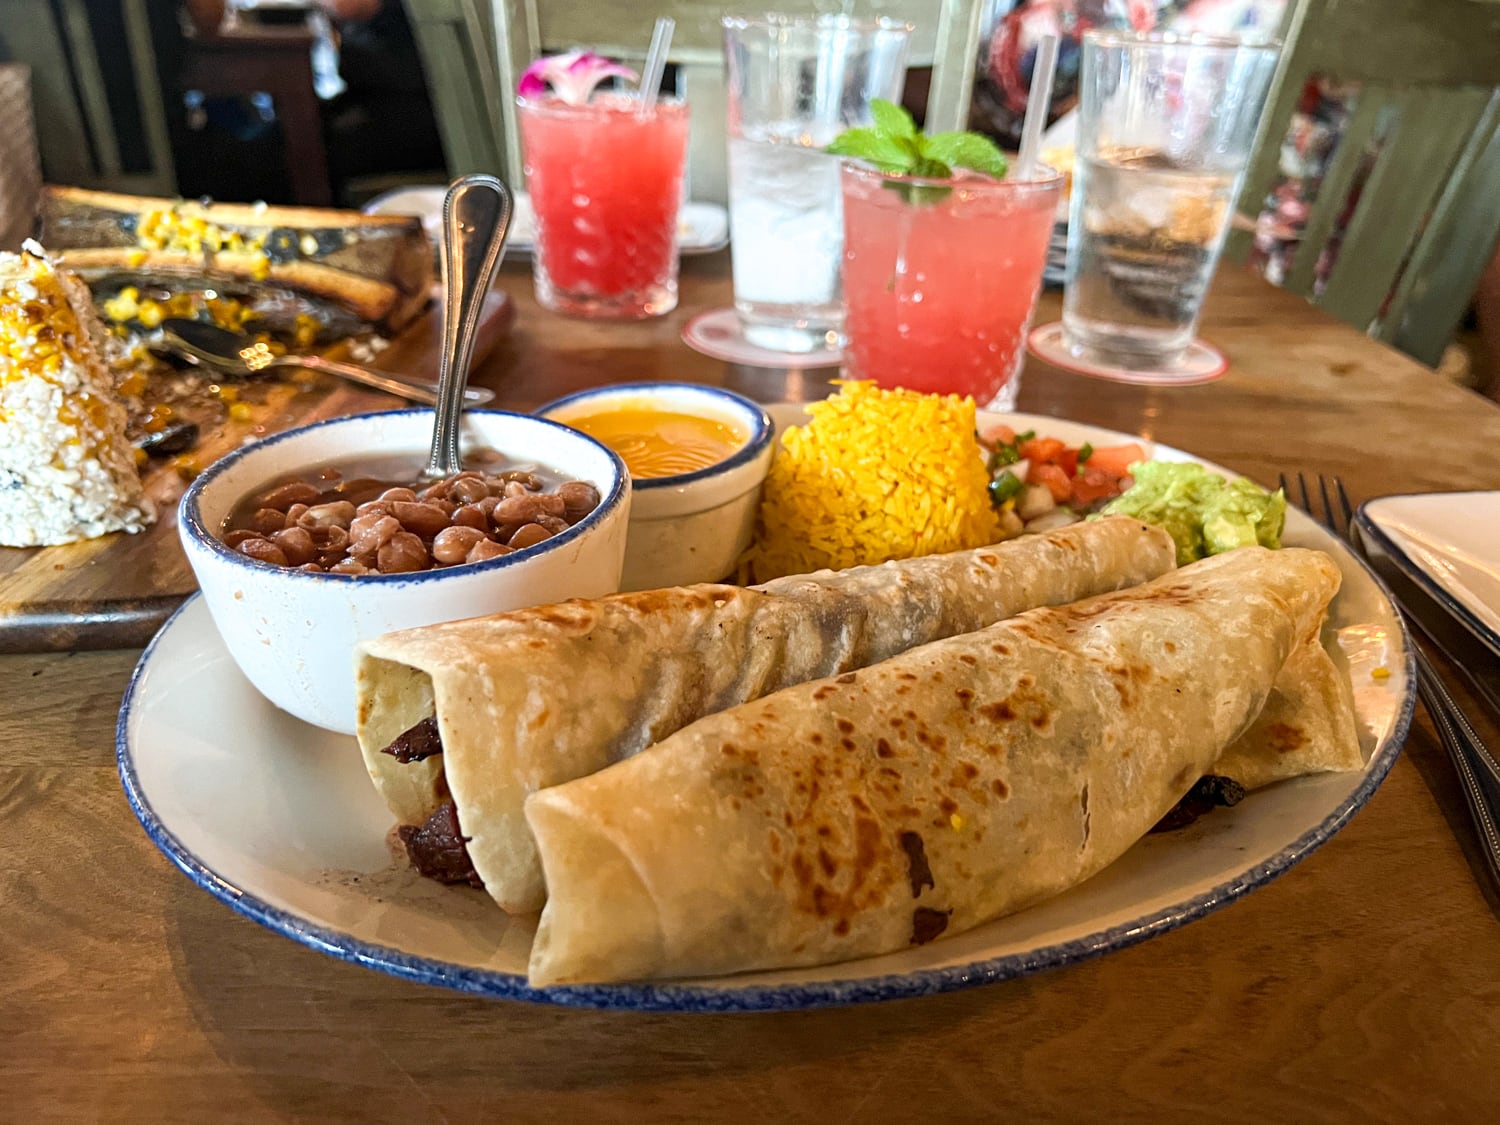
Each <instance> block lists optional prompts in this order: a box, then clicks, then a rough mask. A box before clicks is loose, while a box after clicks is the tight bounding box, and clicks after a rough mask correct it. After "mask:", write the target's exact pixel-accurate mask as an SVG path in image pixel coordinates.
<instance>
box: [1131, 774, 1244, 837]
mask: <svg viewBox="0 0 1500 1125" xmlns="http://www.w3.org/2000/svg"><path fill="white" fill-rule="evenodd" d="M1244 799H1245V787H1244V786H1243V785H1241V784H1240V783H1239V782H1238V781H1235V780H1234V778H1232V777H1220V776H1219V775H1218V774H1213V773H1210V774H1205V775H1204V776H1202V777H1200V778H1199V779H1198V782H1197V784H1196V785H1194V786H1193V787H1192V788H1191V789H1189V790H1188V791H1187V793H1185V794H1184V795H1183V798H1182V800H1180V801H1178V802H1177V803H1176V804H1175V805H1173V806H1172V808H1171V810H1170V811H1168V813H1167V815H1166V816H1164V817H1162V818H1161V819H1160V820H1158V821H1157V822H1156V824H1155V826H1153V827H1152V829H1151V831H1153V832H1175V831H1177V829H1179V828H1186V827H1187V826H1188V825H1189V824H1192V823H1193V822H1194V821H1195V820H1197V819H1198V818H1199V817H1200V816H1207V815H1208V814H1209V813H1211V812H1213V811H1214V809H1217V808H1226V809H1231V808H1233V807H1234V806H1235V805H1237V804H1239V803H1240V802H1241V801H1243V800H1244Z"/></svg>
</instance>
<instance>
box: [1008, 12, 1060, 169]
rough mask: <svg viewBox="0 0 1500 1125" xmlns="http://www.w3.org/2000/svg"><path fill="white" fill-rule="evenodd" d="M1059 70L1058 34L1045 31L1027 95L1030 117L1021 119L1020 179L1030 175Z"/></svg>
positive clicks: (1018, 160)
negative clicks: (1054, 76) (1053, 82)
mask: <svg viewBox="0 0 1500 1125" xmlns="http://www.w3.org/2000/svg"><path fill="white" fill-rule="evenodd" d="M1056 73H1057V36H1055V35H1044V36H1042V38H1041V40H1040V41H1039V42H1038V43H1037V45H1036V65H1035V66H1034V67H1032V70H1031V93H1029V94H1027V95H1026V120H1025V121H1023V122H1022V123H1021V151H1020V152H1019V153H1018V154H1017V156H1016V175H1015V178H1016V179H1018V180H1025V179H1030V178H1031V174H1032V172H1033V170H1034V169H1035V167H1036V158H1037V155H1038V153H1039V150H1040V149H1041V147H1042V130H1043V129H1045V128H1046V127H1047V107H1048V105H1049V103H1050V102H1051V101H1052V77H1053V75H1054V74H1056Z"/></svg>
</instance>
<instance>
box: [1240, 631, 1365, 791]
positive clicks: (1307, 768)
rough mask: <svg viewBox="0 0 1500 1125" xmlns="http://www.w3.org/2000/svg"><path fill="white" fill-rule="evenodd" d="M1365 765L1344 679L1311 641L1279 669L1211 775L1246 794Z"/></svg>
mask: <svg viewBox="0 0 1500 1125" xmlns="http://www.w3.org/2000/svg"><path fill="white" fill-rule="evenodd" d="M1364 764H1365V759H1364V754H1363V752H1362V751H1361V750H1360V748H1359V732H1358V729H1357V728H1356V725H1355V719H1354V693H1353V692H1352V691H1351V690H1350V688H1349V679H1348V677H1347V676H1346V675H1345V674H1344V673H1343V671H1342V670H1340V669H1339V668H1338V667H1337V666H1336V665H1335V664H1334V662H1333V658H1332V657H1330V656H1329V655H1328V652H1327V650H1326V649H1324V647H1323V645H1322V643H1321V642H1320V640H1319V639H1318V638H1317V637H1310V638H1308V639H1307V640H1305V641H1303V642H1302V644H1300V645H1298V646H1297V650H1296V651H1295V652H1293V653H1292V655H1291V656H1290V657H1289V658H1288V659H1287V662H1286V664H1285V665H1283V666H1282V669H1281V674H1280V675H1279V676H1277V677H1276V684H1275V686H1274V688H1273V689H1272V691H1271V695H1270V698H1268V699H1267V700H1266V705H1265V706H1264V707H1262V708H1261V711H1260V714H1259V715H1257V716H1256V717H1255V722H1254V723H1252V724H1251V725H1250V729H1249V730H1247V731H1246V732H1245V733H1244V734H1242V735H1241V736H1240V737H1239V738H1238V739H1236V740H1235V742H1234V744H1233V745H1232V746H1230V747H1229V748H1228V749H1227V750H1225V751H1224V754H1223V756H1222V757H1220V758H1219V760H1218V762H1216V763H1215V764H1214V768H1213V771H1212V772H1214V773H1216V774H1219V775H1221V776H1223V777H1230V778H1233V779H1234V780H1235V781H1238V782H1239V783H1240V784H1241V785H1243V786H1244V787H1245V788H1246V789H1259V788H1261V787H1262V786H1265V785H1270V784H1271V783H1273V782H1276V781H1285V780H1286V779H1287V778H1290V777H1302V776H1304V775H1306V774H1310V773H1326V772H1329V771H1335V770H1357V769H1359V768H1360V767H1361V766H1363V765H1364Z"/></svg>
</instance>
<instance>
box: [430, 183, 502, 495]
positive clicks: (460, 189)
mask: <svg viewBox="0 0 1500 1125" xmlns="http://www.w3.org/2000/svg"><path fill="white" fill-rule="evenodd" d="M514 213H515V206H514V203H513V201H512V200H511V195H510V189H509V188H507V187H506V186H505V185H504V184H503V183H501V182H500V180H499V179H497V178H496V177H494V176H487V175H482V174H478V173H476V174H474V175H469V176H460V177H459V178H458V179H456V180H454V181H453V183H452V184H451V185H450V186H449V188H448V194H447V195H446V196H445V197H444V199H443V241H442V245H441V248H442V253H441V265H442V275H443V294H444V297H445V300H444V302H443V358H442V366H441V367H440V368H439V369H438V386H437V396H438V401H437V406H436V409H435V410H434V411H433V415H434V417H433V426H432V451H431V454H430V455H429V457H428V460H427V468H426V470H425V471H424V472H423V474H422V477H423V479H424V480H441V479H443V478H444V477H451V476H452V475H453V474H454V473H457V472H459V471H460V470H462V469H463V459H462V458H461V456H460V455H459V450H458V420H459V415H460V414H461V413H462V411H463V407H464V387H465V385H466V384H467V382H468V379H469V364H470V362H471V361H472V360H473V358H474V336H475V333H476V330H477V329H478V327H479V314H480V312H481V310H482V309H483V308H484V299H485V295H486V294H487V293H488V292H489V289H490V280H491V278H493V277H494V276H495V268H496V267H497V266H498V265H499V264H500V259H501V257H502V256H503V255H504V253H505V236H506V235H507V234H509V233H510V220H511V216H512V215H513V214H514Z"/></svg>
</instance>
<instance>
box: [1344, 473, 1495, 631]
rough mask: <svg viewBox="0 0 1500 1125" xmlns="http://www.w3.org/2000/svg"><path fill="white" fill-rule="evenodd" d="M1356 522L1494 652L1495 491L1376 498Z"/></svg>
mask: <svg viewBox="0 0 1500 1125" xmlns="http://www.w3.org/2000/svg"><path fill="white" fill-rule="evenodd" d="M1358 522H1359V528H1360V531H1361V532H1362V533H1363V534H1364V535H1365V536H1366V537H1367V538H1368V539H1373V540H1374V541H1375V542H1376V544H1378V545H1379V546H1380V547H1381V548H1383V549H1384V550H1385V552H1386V554H1388V555H1390V557H1391V559H1392V561H1394V562H1395V563H1396V565H1397V566H1399V567H1400V568H1401V570H1402V572H1403V573H1404V574H1406V576H1407V577H1408V578H1410V579H1411V580H1412V581H1414V582H1416V583H1417V585H1419V586H1421V587H1422V588H1423V589H1424V590H1426V591H1427V592H1428V593H1429V594H1431V595H1432V596H1433V598H1435V599H1436V600H1437V602H1438V603H1439V604H1440V605H1442V606H1443V607H1444V608H1445V609H1447V610H1448V612H1449V613H1451V614H1452V615H1453V616H1454V617H1456V618H1457V619H1458V620H1459V621H1461V622H1463V624H1464V625H1465V626H1467V627H1468V629H1469V631H1470V632H1471V633H1473V634H1474V635H1475V636H1476V637H1478V638H1479V639H1480V640H1481V641H1483V642H1484V643H1485V644H1486V645H1488V646H1489V647H1490V648H1491V649H1492V650H1494V652H1495V654H1496V655H1497V656H1500V492H1429V493H1425V494H1422V495H1417V496H1384V497H1381V498H1380V499H1378V500H1371V501H1369V502H1368V503H1366V504H1365V505H1364V506H1363V507H1362V508H1360V510H1359V520H1358Z"/></svg>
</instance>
